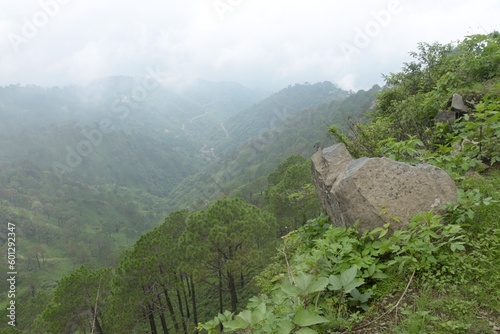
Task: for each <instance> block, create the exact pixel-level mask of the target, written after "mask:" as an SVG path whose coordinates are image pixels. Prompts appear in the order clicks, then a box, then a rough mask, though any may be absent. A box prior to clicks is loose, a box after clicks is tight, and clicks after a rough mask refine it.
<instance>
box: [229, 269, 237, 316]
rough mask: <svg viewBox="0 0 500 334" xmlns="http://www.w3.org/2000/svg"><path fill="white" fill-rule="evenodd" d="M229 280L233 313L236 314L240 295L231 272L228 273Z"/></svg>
mask: <svg viewBox="0 0 500 334" xmlns="http://www.w3.org/2000/svg"><path fill="white" fill-rule="evenodd" d="M227 280H228V282H229V295H230V296H231V312H236V310H237V308H238V293H237V292H236V284H235V282H234V276H233V274H232V273H231V272H230V271H228V272H227Z"/></svg>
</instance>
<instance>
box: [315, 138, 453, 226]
mask: <svg viewBox="0 0 500 334" xmlns="http://www.w3.org/2000/svg"><path fill="white" fill-rule="evenodd" d="M312 161H313V164H312V166H313V167H312V168H313V173H314V182H315V184H316V190H317V193H318V196H319V198H320V199H321V202H322V204H323V206H324V208H325V209H326V211H327V213H328V215H329V217H330V220H331V221H332V223H333V224H335V225H337V226H352V225H353V224H354V222H355V221H357V220H358V221H359V225H358V228H359V229H360V230H365V229H372V228H375V227H377V226H382V225H384V224H385V223H387V222H390V223H391V230H395V229H399V228H404V227H406V226H407V224H408V221H409V220H410V218H411V217H412V216H413V215H415V214H416V213H418V212H421V211H429V210H431V209H434V210H436V209H437V208H439V207H440V206H441V205H443V204H446V203H448V202H454V201H455V200H456V191H457V190H456V187H455V183H454V182H453V180H452V179H451V178H450V177H449V176H448V174H446V172H444V171H443V170H441V169H439V168H437V167H434V166H430V165H418V166H412V165H409V164H406V163H402V162H397V161H393V160H390V159H386V158H361V159H357V160H353V159H352V157H351V155H350V154H349V152H347V149H346V148H345V146H344V145H343V144H337V145H334V146H331V147H328V148H325V149H323V150H318V152H316V154H314V155H313V157H312Z"/></svg>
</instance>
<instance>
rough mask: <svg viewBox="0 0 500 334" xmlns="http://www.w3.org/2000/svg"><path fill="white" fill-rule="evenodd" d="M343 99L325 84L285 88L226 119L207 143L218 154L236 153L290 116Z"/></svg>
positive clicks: (327, 83)
mask: <svg viewBox="0 0 500 334" xmlns="http://www.w3.org/2000/svg"><path fill="white" fill-rule="evenodd" d="M346 96H348V93H347V92H346V91H343V90H341V89H340V88H338V87H337V86H335V85H334V84H332V83H331V82H328V81H325V82H319V83H316V84H312V85H310V84H303V85H300V84H296V85H294V86H288V88H285V89H282V90H281V91H279V92H277V93H275V94H273V95H271V96H269V97H268V98H266V99H264V100H262V101H261V102H259V103H257V104H255V105H253V106H252V107H250V108H248V109H246V110H243V111H241V112H239V113H238V114H236V115H234V116H232V117H231V118H229V119H228V120H227V121H226V122H225V123H224V128H221V129H219V131H216V132H215V133H214V137H212V138H210V139H211V141H210V142H211V144H212V145H213V146H214V147H215V149H216V152H218V153H225V152H229V151H233V150H236V149H237V148H238V147H239V146H240V145H241V144H243V143H245V142H247V141H249V140H251V139H252V138H256V137H258V136H260V135H261V134H262V133H264V132H266V131H269V130H273V129H276V128H277V127H279V126H280V124H282V123H283V122H284V121H285V120H286V119H287V118H289V117H291V116H293V115H294V114H297V113H300V112H301V111H303V110H305V109H309V108H313V107H315V106H318V105H320V104H324V103H329V102H331V101H333V100H335V99H342V98H345V97H346Z"/></svg>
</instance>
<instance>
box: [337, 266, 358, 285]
mask: <svg viewBox="0 0 500 334" xmlns="http://www.w3.org/2000/svg"><path fill="white" fill-rule="evenodd" d="M357 272H358V267H356V265H353V266H352V267H351V268H349V269H347V270H346V271H344V272H343V273H342V274H340V282H341V283H342V286H343V287H346V286H347V285H348V284H349V283H351V282H352V281H353V280H354V278H356V274H357Z"/></svg>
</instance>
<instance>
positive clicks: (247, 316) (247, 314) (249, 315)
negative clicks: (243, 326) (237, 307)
mask: <svg viewBox="0 0 500 334" xmlns="http://www.w3.org/2000/svg"><path fill="white" fill-rule="evenodd" d="M238 318H241V319H243V320H245V321H246V322H247V323H248V324H249V325H251V324H252V311H250V310H244V311H241V312H240V313H239V314H238V315H237V316H236V317H235V319H238Z"/></svg>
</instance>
